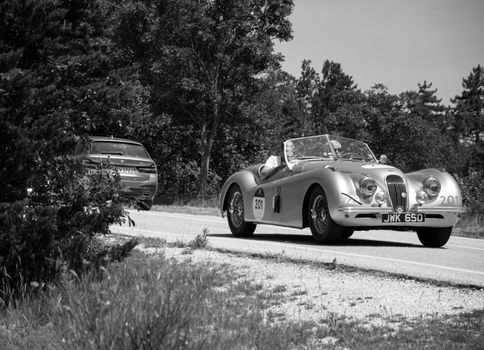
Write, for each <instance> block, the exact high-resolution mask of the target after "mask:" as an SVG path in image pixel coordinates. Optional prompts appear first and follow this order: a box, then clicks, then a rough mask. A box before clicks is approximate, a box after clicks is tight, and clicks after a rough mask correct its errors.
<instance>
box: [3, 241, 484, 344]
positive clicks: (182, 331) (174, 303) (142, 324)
mask: <svg viewBox="0 0 484 350" xmlns="http://www.w3.org/2000/svg"><path fill="white" fill-rule="evenodd" d="M200 242H202V243H200ZM140 243H142V244H143V246H144V247H150V248H154V251H155V253H151V254H145V253H144V252H142V251H133V252H132V254H131V255H130V256H129V257H128V258H127V259H126V260H124V261H123V262H117V263H112V264H110V265H109V266H108V267H107V268H105V269H104V270H103V271H102V274H101V276H100V275H99V274H93V275H87V276H85V277H82V278H79V277H78V276H75V275H73V274H72V273H67V274H66V276H65V279H64V280H63V281H62V283H59V284H57V285H53V286H48V287H47V288H45V289H44V290H41V291H39V292H38V293H36V294H35V295H25V296H24V298H23V300H20V301H19V303H18V304H17V305H15V306H10V307H9V308H7V309H4V310H2V311H1V313H0V349H5V350H10V349H120V350H122V349H135V348H137V349H138V348H139V349H215V350H217V349H271V350H273V349H321V348H324V349H338V348H339V349H343V348H347V349H389V348H392V349H417V348H418V349H422V348H428V349H482V344H484V310H480V311H476V312H473V313H467V314H461V315H455V316H446V317H435V318H432V319H405V318H403V317H396V319H391V318H389V319H388V322H387V323H386V325H385V326H381V327H377V326H372V327H369V326H368V325H363V324H360V323H359V322H356V321H355V320H353V319H350V318H349V317H346V316H344V315H336V314H331V315H330V316H328V317H326V318H324V319H320V320H318V321H297V320H296V321H293V320H289V319H287V318H286V317H285V315H284V314H276V313H273V312H272V311H271V307H272V306H275V305H278V304H279V303H281V302H282V298H283V294H284V292H285V291H286V289H285V288H284V286H278V287H275V288H272V289H270V290H265V289H264V288H263V286H262V285H261V284H260V283H256V282H255V281H253V280H251V279H250V278H249V277H247V276H246V275H243V274H242V273H241V272H238V271H237V270H236V269H235V268H234V267H230V266H228V265H221V264H215V263H209V262H206V263H197V264H195V263H191V262H190V260H188V261H184V262H177V261H176V260H175V259H171V258H167V257H166V256H165V255H164V249H165V247H166V246H167V243H166V242H165V241H163V240H157V239H153V238H149V239H146V238H141V239H140ZM180 245H181V244H180ZM190 245H192V247H194V249H204V248H206V247H207V245H206V244H205V243H203V233H202V235H200V237H198V238H195V239H194V240H193V241H192V242H188V243H185V248H187V247H189V246H190Z"/></svg>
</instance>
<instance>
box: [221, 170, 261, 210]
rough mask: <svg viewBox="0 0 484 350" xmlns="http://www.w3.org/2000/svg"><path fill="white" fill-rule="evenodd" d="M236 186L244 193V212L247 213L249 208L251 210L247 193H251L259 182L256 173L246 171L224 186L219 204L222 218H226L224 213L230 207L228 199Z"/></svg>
mask: <svg viewBox="0 0 484 350" xmlns="http://www.w3.org/2000/svg"><path fill="white" fill-rule="evenodd" d="M235 184H237V185H238V186H239V187H240V189H241V191H242V196H243V198H244V212H247V210H248V208H250V198H248V196H247V193H249V192H250V190H251V189H252V188H254V187H255V186H257V182H256V179H255V176H254V173H253V172H252V171H251V170H249V169H246V170H241V171H239V172H236V173H235V174H233V175H231V176H230V177H229V178H228V179H227V181H225V183H224V184H223V186H222V190H221V192H220V202H219V211H220V215H222V217H223V216H224V212H225V211H227V209H228V206H229V203H228V198H227V197H228V193H229V191H230V188H231V187H232V186H233V185H235Z"/></svg>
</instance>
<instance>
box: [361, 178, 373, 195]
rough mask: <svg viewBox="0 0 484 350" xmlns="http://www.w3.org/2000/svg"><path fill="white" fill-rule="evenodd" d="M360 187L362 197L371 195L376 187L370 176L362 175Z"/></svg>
mask: <svg viewBox="0 0 484 350" xmlns="http://www.w3.org/2000/svg"><path fill="white" fill-rule="evenodd" d="M359 187H360V194H361V195H362V196H363V197H364V198H368V197H371V196H373V195H374V194H375V192H376V189H377V188H378V186H377V184H376V181H375V180H373V179H372V178H371V177H364V178H362V179H361V180H360V182H359Z"/></svg>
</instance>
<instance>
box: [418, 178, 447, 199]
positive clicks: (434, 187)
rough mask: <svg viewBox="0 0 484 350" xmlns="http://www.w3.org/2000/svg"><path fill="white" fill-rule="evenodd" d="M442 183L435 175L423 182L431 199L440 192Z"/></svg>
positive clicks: (424, 188)
mask: <svg viewBox="0 0 484 350" xmlns="http://www.w3.org/2000/svg"><path fill="white" fill-rule="evenodd" d="M441 188H442V185H441V183H440V181H439V180H438V179H437V178H436V177H435V176H432V175H431V176H429V177H427V178H426V179H425V180H424V182H423V188H422V189H423V190H424V191H425V193H427V196H428V197H429V199H434V198H435V197H437V196H438V195H439V193H440V190H441Z"/></svg>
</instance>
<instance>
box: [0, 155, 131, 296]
mask: <svg viewBox="0 0 484 350" xmlns="http://www.w3.org/2000/svg"><path fill="white" fill-rule="evenodd" d="M66 162H67V161H66ZM66 162H64V163H63V162H59V163H57V164H56V170H57V171H56V172H52V171H51V172H49V173H51V174H54V173H55V174H56V175H55V176H54V175H53V176H52V177H51V178H50V179H49V180H48V181H46V183H45V184H43V185H38V184H35V185H36V186H34V187H33V188H32V195H31V197H30V198H26V199H24V200H18V201H15V202H13V203H3V205H2V206H1V208H0V301H1V302H2V303H3V304H9V303H10V302H11V301H12V300H14V299H15V298H17V297H19V296H21V295H22V294H23V293H25V292H26V291H28V290H30V289H32V287H34V289H35V288H38V286H44V285H46V284H47V283H48V282H51V281H55V280H56V279H57V278H58V277H59V276H60V275H61V274H62V272H63V271H65V270H67V269H69V270H73V271H75V272H77V273H82V272H83V271H85V270H87V269H90V268H92V267H99V266H101V265H104V264H105V263H106V261H107V257H108V255H109V250H107V249H101V250H100V249H99V248H94V247H95V245H96V244H97V243H96V240H94V238H95V237H96V235H99V234H106V233H109V232H110V231H109V225H111V224H113V223H120V222H121V221H122V220H124V209H123V207H122V203H121V198H120V193H119V191H120V189H121V183H120V179H119V175H118V174H116V173H113V172H112V171H110V170H109V169H108V168H106V169H102V170H101V171H100V172H98V173H95V174H90V175H88V174H83V172H82V171H80V172H76V167H75V164H73V163H72V164H70V165H71V166H65V165H66ZM67 163H68V162H67ZM64 166H65V167H64ZM68 169H70V170H68ZM51 170H53V169H51ZM54 190H57V191H56V192H53V191H54ZM47 198H48V199H47ZM96 250H97V253H93V252H95V251H96ZM118 255H119V254H118Z"/></svg>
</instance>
